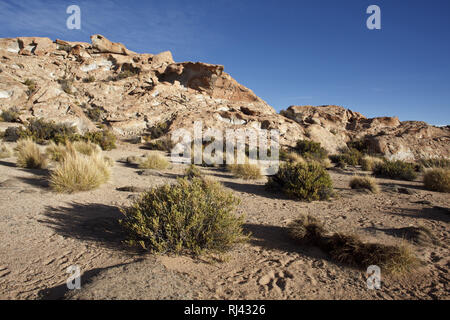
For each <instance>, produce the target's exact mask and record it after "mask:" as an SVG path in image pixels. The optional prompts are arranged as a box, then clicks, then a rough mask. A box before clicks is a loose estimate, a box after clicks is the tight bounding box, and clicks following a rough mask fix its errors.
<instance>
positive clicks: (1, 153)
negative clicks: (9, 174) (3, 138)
mask: <svg viewBox="0 0 450 320" xmlns="http://www.w3.org/2000/svg"><path fill="white" fill-rule="evenodd" d="M12 155H13V152H12V149H11V148H10V147H8V146H7V145H6V144H4V143H2V144H0V159H5V158H10V157H12Z"/></svg>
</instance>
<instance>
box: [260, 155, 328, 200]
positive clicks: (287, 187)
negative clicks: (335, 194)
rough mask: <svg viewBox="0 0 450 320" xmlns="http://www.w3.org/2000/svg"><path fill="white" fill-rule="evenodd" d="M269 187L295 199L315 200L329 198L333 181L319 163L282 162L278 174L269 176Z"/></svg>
mask: <svg viewBox="0 0 450 320" xmlns="http://www.w3.org/2000/svg"><path fill="white" fill-rule="evenodd" d="M267 187H268V188H269V189H272V190H281V191H282V192H284V193H285V194H287V195H288V196H290V197H292V198H294V199H298V200H306V201H314V200H326V199H329V197H330V196H331V194H332V190H333V182H332V181H331V178H330V175H329V174H328V172H327V171H326V170H325V169H324V168H323V166H321V165H320V164H319V163H317V162H315V161H314V162H309V163H303V162H294V163H283V164H281V165H280V168H279V170H278V172H277V174H275V175H274V176H271V177H269V181H268V182H267Z"/></svg>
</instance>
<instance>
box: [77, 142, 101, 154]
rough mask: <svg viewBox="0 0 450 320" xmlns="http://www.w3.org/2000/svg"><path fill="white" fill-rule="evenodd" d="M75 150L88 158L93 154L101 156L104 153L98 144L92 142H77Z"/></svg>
mask: <svg viewBox="0 0 450 320" xmlns="http://www.w3.org/2000/svg"><path fill="white" fill-rule="evenodd" d="M73 148H74V149H75V150H76V151H77V152H79V153H81V154H85V155H87V156H91V155H93V154H99V153H101V152H102V149H101V148H100V146H99V145H98V144H95V143H92V142H90V141H87V142H86V141H76V142H74V143H73Z"/></svg>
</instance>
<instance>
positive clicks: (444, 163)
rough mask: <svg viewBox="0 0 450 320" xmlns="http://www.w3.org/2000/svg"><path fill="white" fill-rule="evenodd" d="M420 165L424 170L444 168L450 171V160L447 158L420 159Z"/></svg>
mask: <svg viewBox="0 0 450 320" xmlns="http://www.w3.org/2000/svg"><path fill="white" fill-rule="evenodd" d="M418 163H419V165H420V166H421V167H422V170H423V168H444V169H450V159H446V158H433V159H420V160H419V161H418Z"/></svg>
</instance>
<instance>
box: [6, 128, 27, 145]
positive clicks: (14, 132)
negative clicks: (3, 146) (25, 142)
mask: <svg viewBox="0 0 450 320" xmlns="http://www.w3.org/2000/svg"><path fill="white" fill-rule="evenodd" d="M27 137H28V135H27V132H26V130H24V129H22V128H19V127H8V128H6V130H5V132H4V133H3V140H5V141H9V142H16V141H17V140H19V139H25V138H27Z"/></svg>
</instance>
